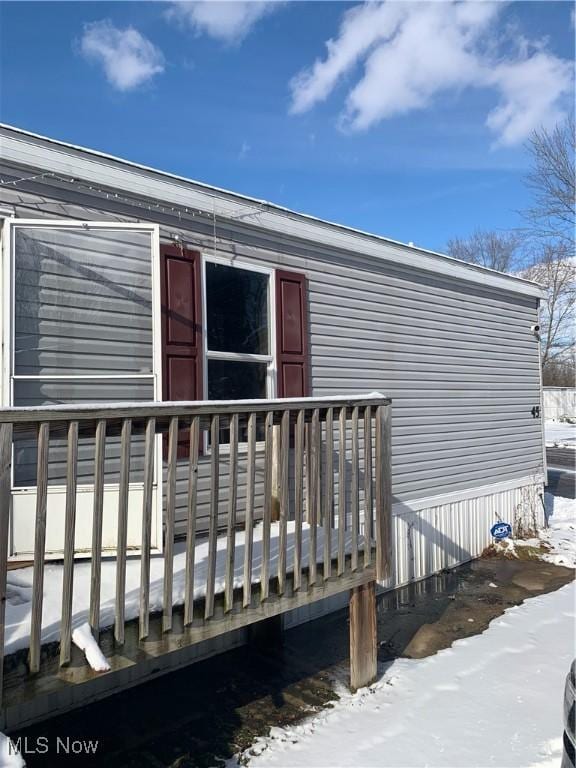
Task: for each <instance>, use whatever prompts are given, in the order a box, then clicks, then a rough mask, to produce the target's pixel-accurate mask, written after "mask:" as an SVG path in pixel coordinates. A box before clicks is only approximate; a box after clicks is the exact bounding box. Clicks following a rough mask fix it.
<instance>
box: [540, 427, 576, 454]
mask: <svg viewBox="0 0 576 768" xmlns="http://www.w3.org/2000/svg"><path fill="white" fill-rule="evenodd" d="M545 430H546V445H547V446H548V447H552V446H556V447H557V448H576V424H564V423H562V422H559V421H547V422H546V425H545Z"/></svg>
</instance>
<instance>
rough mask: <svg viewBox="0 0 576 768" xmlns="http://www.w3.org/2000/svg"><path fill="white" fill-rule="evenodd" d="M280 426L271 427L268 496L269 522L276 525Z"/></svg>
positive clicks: (279, 471) (278, 503)
mask: <svg viewBox="0 0 576 768" xmlns="http://www.w3.org/2000/svg"><path fill="white" fill-rule="evenodd" d="M280 443H281V436H280V424H274V426H273V427H272V485H271V494H270V520H271V522H273V523H277V522H278V520H280V475H281V471H282V470H281V467H280Z"/></svg>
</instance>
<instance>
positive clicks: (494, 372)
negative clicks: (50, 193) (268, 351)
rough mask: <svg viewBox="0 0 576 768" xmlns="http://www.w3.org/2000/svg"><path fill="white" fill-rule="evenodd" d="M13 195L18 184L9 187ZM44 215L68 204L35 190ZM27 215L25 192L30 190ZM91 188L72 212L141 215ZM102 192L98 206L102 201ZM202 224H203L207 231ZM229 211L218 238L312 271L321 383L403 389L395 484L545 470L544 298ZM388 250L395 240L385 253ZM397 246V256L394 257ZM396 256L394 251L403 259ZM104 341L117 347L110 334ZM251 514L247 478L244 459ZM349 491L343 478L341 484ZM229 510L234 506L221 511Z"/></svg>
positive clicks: (313, 349)
mask: <svg viewBox="0 0 576 768" xmlns="http://www.w3.org/2000/svg"><path fill="white" fill-rule="evenodd" d="M3 194H4V195H5V202H6V203H10V202H12V203H14V196H12V198H11V199H10V193H9V192H8V191H6V192H4V191H3ZM29 199H30V202H31V203H32V201H34V205H35V207H34V209H33V211H34V215H35V216H48V215H53V214H52V213H51V211H52V210H53V207H54V209H56V208H57V209H58V215H59V217H62V215H63V214H62V205H61V204H56V203H51V202H50V201H49V200H46V199H45V198H44V199H43V201H42V204H41V205H38V200H39V198H38V197H37V196H36V197H35V196H32V195H30V198H29ZM18 204H19V205H20V206H22V207H21V209H20V210H19V214H20V215H21V216H30V215H31V211H30V210H26V195H23V194H22V193H19V198H18ZM87 205H88V203H87V201H86V199H85V197H84V199H83V200H82V198H76V199H73V200H70V204H69V206H68V213H67V214H66V215H69V216H70V217H74V218H80V219H82V218H85V219H87V220H89V219H98V220H100V221H102V220H106V219H108V218H110V219H112V217H113V218H114V220H115V221H120V220H124V221H133V220H134V218H133V217H132V216H131V215H130V211H129V210H125V209H122V207H119V206H116V207H114V205H113V203H105V202H103V201H99V202H98V203H96V202H95V201H94V200H92V201H91V202H90V207H87ZM98 205H99V206H100V208H98V207H97V206H98ZM146 221H150V222H157V223H159V224H160V225H161V237H162V239H164V240H169V239H170V238H171V237H172V236H173V234H175V233H179V234H180V235H181V236H182V239H183V241H184V242H185V243H189V244H190V247H196V248H198V249H200V250H203V251H204V253H205V254H206V255H210V254H212V253H213V252H214V243H213V241H212V240H211V238H210V228H209V227H208V226H204V225H203V224H202V222H201V221H198V223H196V224H194V223H192V222H191V224H190V228H188V229H185V228H183V226H182V223H181V222H179V220H178V218H177V217H176V216H172V217H171V216H169V215H168V214H166V213H161V212H157V213H154V212H151V213H147V214H146ZM192 227H195V228H196V230H195V231H194V230H193V229H192ZM225 227H226V225H225V224H224V223H222V224H220V225H219V229H218V241H217V244H216V252H217V253H218V254H220V255H226V254H230V253H234V254H235V256H236V259H237V262H238V263H239V265H240V264H241V261H242V259H248V260H252V261H255V262H257V263H260V264H264V265H267V266H272V267H279V268H282V269H288V270H295V271H298V272H304V273H305V274H306V276H307V280H308V283H307V284H308V298H309V307H308V311H309V317H308V320H309V332H310V362H311V380H312V393H313V394H314V395H318V396H321V395H345V394H356V393H362V392H370V391H378V392H381V393H383V394H385V395H388V396H390V397H391V398H392V400H393V406H392V414H393V416H392V424H393V427H392V466H393V494H394V499H395V501H397V502H410V501H414V500H419V499H425V498H428V497H434V496H438V495H441V494H445V493H450V492H454V491H467V490H470V489H474V488H477V487H480V486H486V485H490V484H493V483H498V482H501V481H507V480H513V479H519V478H524V477H535V478H536V477H540V476H541V475H542V471H543V466H542V463H543V457H542V434H541V423H540V421H539V420H538V419H534V418H533V417H532V415H531V413H530V411H531V409H532V407H533V406H534V405H539V403H540V378H539V360H538V346H537V341H536V339H535V337H534V334H533V333H532V331H531V330H530V328H531V326H532V325H533V324H535V323H536V322H537V315H538V310H537V299H536V298H534V297H532V296H528V295H523V294H521V293H517V292H515V291H514V284H513V282H512V281H510V290H509V291H506V290H501V289H498V288H494V287H493V288H488V287H484V286H482V285H480V284H478V283H472V282H466V281H464V280H459V279H455V278H453V277H449V276H440V275H438V274H434V273H432V272H426V271H423V270H419V269H416V268H415V267H413V266H410V267H409V266H406V265H404V264H403V263H402V260H401V253H400V255H397V254H396V251H394V249H393V248H392V247H390V252H389V253H385V258H382V259H376V258H365V257H361V256H358V257H357V256H356V255H355V254H353V253H344V252H342V251H340V250H338V251H336V250H330V249H328V248H327V247H325V246H324V245H323V244H322V243H320V242H319V243H318V244H317V246H316V245H315V244H310V243H304V242H302V241H298V240H297V239H290V238H288V237H285V236H284V237H280V236H278V238H277V239H276V240H274V238H273V237H271V235H270V233H269V232H267V233H261V232H259V231H258V228H257V226H255V225H251V226H250V227H248V225H244V228H241V226H240V224H238V223H234V224H231V225H230V226H229V228H228V229H226V228H225ZM385 251H386V248H385V246H383V253H384V252H385ZM388 259H390V260H388ZM392 259H393V260H392ZM101 341H102V347H101V352H100V353H99V354H104V355H105V352H106V339H104V338H103V339H102V340H101ZM220 479H221V495H220V501H221V509H220V512H221V515H222V516H223V515H224V514H225V511H226V506H225V505H226V497H227V493H226V491H227V459H226V457H225V456H223V457H222V459H221V470H220ZM240 479H241V482H240V488H239V499H240V506H241V511H240V519H241V517H242V508H243V501H242V500H243V497H244V493H245V486H244V482H243V473H242V472H240ZM262 483H263V472H262V465H261V463H259V465H258V466H257V470H256V507H257V509H256V517H257V516H258V513H259V511H260V510H261V504H262V492H263V488H262ZM208 484H209V465H208V459H207V458H204V459H202V463H201V468H200V473H199V486H198V487H199V502H200V505H199V515H200V518H201V519H204V520H205V515H206V514H207V510H208ZM336 495H337V489H336ZM177 501H178V523H177V530H178V531H179V532H183V531H184V516H185V508H186V466H185V463H182V465H181V466H180V467H179V468H178V484H177ZM223 519H224V518H223V517H222V520H223Z"/></svg>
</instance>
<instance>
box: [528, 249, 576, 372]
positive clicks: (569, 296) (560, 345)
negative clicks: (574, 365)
mask: <svg viewBox="0 0 576 768" xmlns="http://www.w3.org/2000/svg"><path fill="white" fill-rule="evenodd" d="M523 276H524V277H526V278H527V279H528V280H534V281H535V282H537V283H539V284H540V285H541V286H542V288H543V289H544V291H545V292H546V297H545V298H544V299H543V300H542V305H541V309H540V325H541V340H542V368H543V371H544V373H545V374H546V373H547V372H549V373H551V372H552V369H553V368H558V365H559V364H560V363H562V365H563V367H565V366H566V364H568V363H569V361H570V360H572V359H573V357H574V350H575V346H576V345H575V341H574V321H575V319H576V312H575V310H576V282H575V281H576V265H575V262H574V259H573V258H572V257H571V254H570V252H569V251H568V248H567V247H566V246H563V247H558V246H556V247H554V246H553V245H547V246H545V248H544V251H543V253H542V255H541V257H540V258H539V259H538V260H537V261H536V262H535V263H534V264H533V265H532V266H531V267H529V268H528V269H527V270H525V271H524V273H523Z"/></svg>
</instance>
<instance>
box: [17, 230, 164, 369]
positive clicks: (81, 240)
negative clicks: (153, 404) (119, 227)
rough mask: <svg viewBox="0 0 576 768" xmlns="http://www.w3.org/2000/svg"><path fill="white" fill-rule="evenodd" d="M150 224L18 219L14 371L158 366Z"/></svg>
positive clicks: (147, 367) (145, 367)
mask: <svg viewBox="0 0 576 768" xmlns="http://www.w3.org/2000/svg"><path fill="white" fill-rule="evenodd" d="M151 266H152V239H151V234H150V233H149V232H134V231H128V230H123V231H109V230H101V229H87V230H85V229H65V228H61V229H56V228H46V229H44V228H33V227H17V228H16V229H15V237H14V269H15V281H14V284H15V306H14V315H15V319H14V326H15V350H14V356H15V370H14V373H15V374H17V375H18V374H20V375H24V374H32V375H43V374H44V375H50V374H60V375H66V374H90V373H98V374H103V373H113V374H120V373H151V372H152V282H151Z"/></svg>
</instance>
